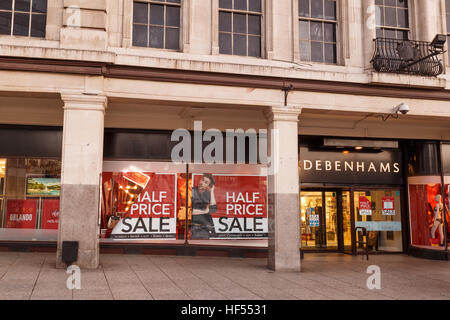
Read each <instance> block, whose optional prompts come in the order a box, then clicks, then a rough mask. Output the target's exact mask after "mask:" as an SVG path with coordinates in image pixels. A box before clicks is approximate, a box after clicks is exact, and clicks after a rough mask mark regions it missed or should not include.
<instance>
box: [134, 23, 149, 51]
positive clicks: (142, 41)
mask: <svg viewBox="0 0 450 320" xmlns="http://www.w3.org/2000/svg"><path fill="white" fill-rule="evenodd" d="M147 32H148V30H147V27H146V26H142V25H138V24H134V25H133V46H138V47H147V37H148V35H147Z"/></svg>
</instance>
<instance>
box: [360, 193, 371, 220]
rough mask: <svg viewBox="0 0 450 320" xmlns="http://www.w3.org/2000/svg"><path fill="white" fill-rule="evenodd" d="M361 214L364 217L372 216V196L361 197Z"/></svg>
mask: <svg viewBox="0 0 450 320" xmlns="http://www.w3.org/2000/svg"><path fill="white" fill-rule="evenodd" d="M359 214H360V215H362V216H371V215H372V197H370V196H360V197H359Z"/></svg>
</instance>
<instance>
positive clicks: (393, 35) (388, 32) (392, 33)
mask: <svg viewBox="0 0 450 320" xmlns="http://www.w3.org/2000/svg"><path fill="white" fill-rule="evenodd" d="M384 36H385V37H386V38H392V39H396V38H397V34H396V32H395V30H391V29H384Z"/></svg>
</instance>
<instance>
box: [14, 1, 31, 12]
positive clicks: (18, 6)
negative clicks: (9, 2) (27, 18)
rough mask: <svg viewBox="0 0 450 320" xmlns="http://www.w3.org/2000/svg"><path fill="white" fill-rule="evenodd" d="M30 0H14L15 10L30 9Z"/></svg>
mask: <svg viewBox="0 0 450 320" xmlns="http://www.w3.org/2000/svg"><path fill="white" fill-rule="evenodd" d="M30 1H31V0H16V2H15V5H14V9H15V10H17V11H28V12H29V11H30Z"/></svg>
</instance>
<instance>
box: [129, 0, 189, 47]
mask: <svg viewBox="0 0 450 320" xmlns="http://www.w3.org/2000/svg"><path fill="white" fill-rule="evenodd" d="M180 13H181V0H158V1H147V2H142V1H134V2H133V46H137V47H147V48H160V49H172V50H179V49H180V25H181V23H180V22H181V14H180Z"/></svg>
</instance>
